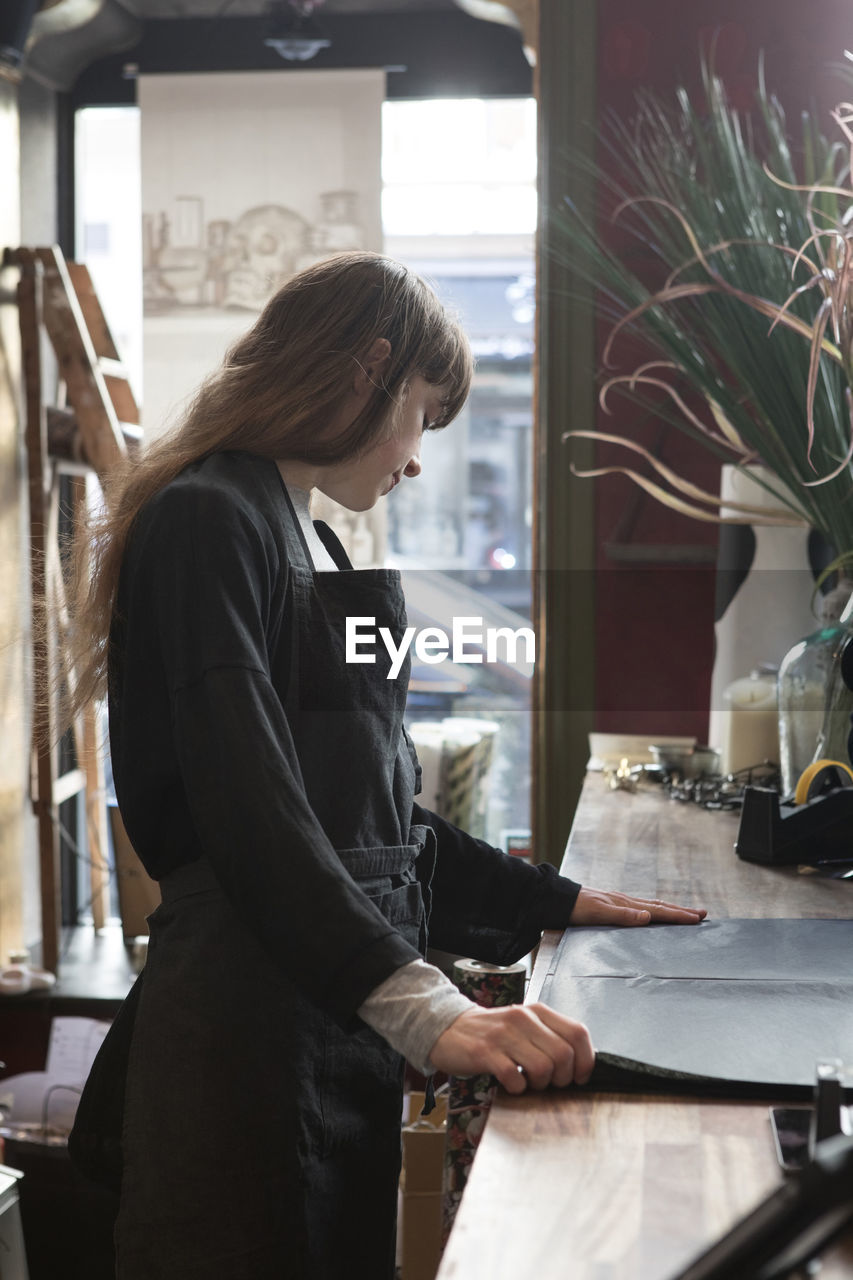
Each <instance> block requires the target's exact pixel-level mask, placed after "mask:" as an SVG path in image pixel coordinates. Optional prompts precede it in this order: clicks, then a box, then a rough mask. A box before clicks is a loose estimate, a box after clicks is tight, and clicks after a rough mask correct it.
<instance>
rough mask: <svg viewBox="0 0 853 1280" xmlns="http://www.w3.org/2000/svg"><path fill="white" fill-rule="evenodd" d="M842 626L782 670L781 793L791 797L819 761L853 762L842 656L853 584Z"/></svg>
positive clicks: (802, 644) (801, 647)
mask: <svg viewBox="0 0 853 1280" xmlns="http://www.w3.org/2000/svg"><path fill="white" fill-rule="evenodd" d="M845 590H846V593H847V603H846V605H845V607H844V610H843V612H842V613H841V616H840V617H839V618H838V619H837V621H830V620H826V621H825V622H824V625H823V626H822V627H821V628H820V630H818V631H814V632H812V634H811V635H810V636H806V637H805V639H804V640H800V641H798V643H797V644H795V645H794V647H793V648H792V649H790V650H789V651H788V653H786V654H785V657H784V658H783V659H782V663H781V666H780V667H779V754H780V764H781V769H782V788H783V791H784V792H785V794H786V795H787V794H789V793H790V792H792V791H793V790H794V789H795V787H796V785H797V781H798V779H799V777H800V775H801V774H802V773H803V771H804V770H805V769H806V768H807V767H808V766H809V765H810V764H811V763H812V761H814V760H841V761H842V762H843V763H845V764H846V763H848V762H849V761H850V756H849V754H848V749H847V740H848V737H849V734H850V728H851V720H850V717H851V713H853V690H851V689H850V688H849V687H848V686H847V684H846V683H845V681H844V678H843V675H842V670H841V665H842V664H841V655H842V653H843V651H844V648H845V645H846V643H847V641H848V639H850V637H851V636H853V594H850V593H851V590H853V584H851V583H849V582H845Z"/></svg>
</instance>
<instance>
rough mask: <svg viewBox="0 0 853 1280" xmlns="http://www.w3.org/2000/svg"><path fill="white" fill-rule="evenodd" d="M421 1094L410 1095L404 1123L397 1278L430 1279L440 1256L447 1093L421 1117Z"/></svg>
mask: <svg viewBox="0 0 853 1280" xmlns="http://www.w3.org/2000/svg"><path fill="white" fill-rule="evenodd" d="M423 1105H424V1095H423V1093H412V1094H410V1095H409V1106H408V1110H407V1113H406V1119H407V1123H406V1124H405V1125H404V1126H403V1171H402V1173H401V1175H400V1188H401V1190H402V1193H403V1194H402V1200H401V1206H400V1223H399V1232H400V1237H401V1251H400V1264H401V1265H400V1270H401V1276H402V1280H435V1273H436V1271H437V1270H438V1264H439V1262H440V1260H441V1183H442V1176H443V1171H444V1146H445V1140H446V1133H445V1130H446V1126H447V1097H446V1095H444V1096H440V1097H438V1098H437V1099H436V1105H435V1109H434V1110H433V1111H431V1112H430V1114H429V1115H428V1116H422V1115H421V1111H422V1110H423Z"/></svg>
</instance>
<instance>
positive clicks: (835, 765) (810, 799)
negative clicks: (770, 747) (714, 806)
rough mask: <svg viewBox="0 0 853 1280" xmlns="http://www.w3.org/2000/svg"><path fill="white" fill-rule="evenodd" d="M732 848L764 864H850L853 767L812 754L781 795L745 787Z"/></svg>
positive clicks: (852, 837)
mask: <svg viewBox="0 0 853 1280" xmlns="http://www.w3.org/2000/svg"><path fill="white" fill-rule="evenodd" d="M735 852H736V853H737V855H738V857H739V858H743V859H744V860H745V861H747V862H760V863H763V864H764V865H765V866H792V865H804V864H810V865H812V866H816V865H818V864H821V865H825V864H827V863H836V864H847V865H853V769H851V768H850V765H848V764H843V763H842V762H841V761H840V760H816V761H815V762H814V763H813V764H810V765H809V767H808V768H807V769H806V770H805V772H804V773H803V774H802V775H801V777H800V778H799V780H798V782H797V785H796V788H795V789H794V794H793V796H789V797H787V798H785V799H782V798H781V797H780V796H779V794H778V792H776V791H771V790H769V789H767V788H765V787H747V788H746V789H745V791H744V795H743V808H742V809H741V815H740V828H739V830H738V837H737V840H736V841H735Z"/></svg>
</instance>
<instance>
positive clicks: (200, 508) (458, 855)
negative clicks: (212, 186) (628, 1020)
mask: <svg viewBox="0 0 853 1280" xmlns="http://www.w3.org/2000/svg"><path fill="white" fill-rule="evenodd" d="M470 378H471V358H470V353H469V349H468V345H467V342H466V341H465V338H464V336H463V335H462V333H461V331H460V330H459V328H458V326H457V325H456V324H455V322H454V321H453V320H452V319H450V318H449V317H448V315H447V314H446V313H445V312H444V310H443V309H442V307H441V305H440V304H439V302H438V301H437V299H436V298H435V296H434V294H433V293H432V292H431V291H430V290H429V289H428V288H427V286H426V285H425V284H424V283H423V282H422V281H421V280H419V279H418V278H417V277H416V276H414V275H412V274H411V273H410V272H408V271H407V270H406V269H405V268H404V267H402V266H400V265H398V264H396V263H394V262H391V261H389V260H388V259H385V258H382V257H379V256H375V255H368V254H348V255H343V256H340V257H336V258H333V259H330V260H329V261H327V262H323V263H320V264H318V265H316V266H313V267H311V268H310V269H308V270H307V271H305V272H303V273H301V274H300V275H298V276H297V277H295V278H294V279H293V280H291V281H290V283H288V284H287V285H285V286H284V288H282V289H281V290H280V291H279V293H278V294H277V295H276V296H275V297H274V298H273V299H272V301H271V302H270V303H269V304H268V306H267V307H266V309H265V310H264V312H263V314H262V315H261V316H260V318H259V320H258V321H257V323H256V324H255V326H254V327H253V328H252V329H251V330H250V331H249V333H247V334H246V336H245V337H243V338H242V339H241V340H240V341H238V342H237V344H236V345H235V346H234V347H233V349H232V350H231V351H230V353H229V354H228V357H227V358H226V361H225V364H224V366H223V368H222V369H221V370H220V371H219V373H218V374H217V375H215V376H214V377H213V378H212V379H211V380H210V381H209V382H208V383H207V384H206V385H205V386H204V387H203V388H202V390H201V391H200V393H199V395H198V397H197V399H196V400H195V402H194V404H193V405H192V406H191V408H190V410H189V412H188V414H187V416H186V418H185V420H184V423H183V425H182V426H181V428H180V429H179V430H178V431H176V432H175V433H173V434H171V435H170V436H167V437H166V438H165V439H163V440H161V441H159V442H158V443H156V444H155V445H154V446H153V447H152V448H151V449H150V450H149V451H148V452H147V453H146V455H145V456H144V458H142V459H141V460H138V461H135V462H134V464H133V465H132V467H131V468H130V469H129V470H128V472H127V474H126V475H125V476H124V477H123V478H122V479H121V480H120V481H119V482H118V483H117V485H116V486H115V488H114V491H113V492H112V493H111V495H110V514H109V516H108V518H107V521H106V525H105V527H104V529H102V530H101V532H100V535H99V536H98V537H97V538H96V540H95V546H96V548H97V557H98V558H97V564H96V566H95V574H94V576H93V579H92V585H91V588H90V590H89V593H88V597H87V599H85V600H84V601H83V603H82V605H81V607H80V610H79V616H78V618H77V627H78V630H77V634H78V635H79V636H80V637H81V638H82V640H83V642H84V643H88V645H89V649H88V655H87V656H88V665H87V667H86V670H85V673H84V680H83V682H82V684H81V690H80V695H79V696H81V697H84V696H86V695H87V694H89V693H91V692H92V691H93V690H95V689H97V688H98V687H99V685H101V684H103V682H104V681H105V680H106V679H107V675H108V686H109V702H110V743H111V750H112V763H113V772H114V777H115V782H116V790H117V794H118V799H119V804H120V807H121V812H122V815H123V818H124V821H125V824H126V826H127V829H128V832H129V834H130V837H131V839H132V841H133V844H134V846H135V848H136V850H137V852H138V853H139V855H140V857H141V859H142V861H143V863H144V864H145V866H146V869H147V870H148V872H149V873H150V874H151V875H152V876H154V877H155V878H156V879H158V880H159V881H160V884H161V889H162V898H163V902H162V905H161V906H160V907H159V908H158V909H157V911H156V912H155V913H154V915H153V917H152V919H151V922H150V923H151V940H150V945H149V955H148V961H147V965H146V970H145V981H144V984H143V988H142V992H141V996H140V999H139V1006H138V1012H137V1015H136V1023H135V1030H134V1033H133V1041H132V1046H131V1051H130V1062H129V1068H128V1072H127V1092H126V1099H125V1114H124V1131H123V1163H124V1176H123V1184H122V1201H121V1210H120V1213H119V1218H118V1224H117V1229H116V1243H117V1251H118V1275H119V1276H120V1277H122V1280H142V1277H145V1280H153V1278H154V1277H158V1278H163V1280H166V1278H167V1277H168V1278H172V1277H174V1280H201V1277H204V1280H220V1278H221V1280H267V1278H269V1280H272V1278H273V1277H275V1278H276V1280H281V1278H282V1277H305V1278H307V1277H311V1280H333V1278H337V1277H343V1276H348V1275H352V1274H353V1267H354V1266H355V1267H357V1270H358V1274H359V1275H364V1276H369V1277H375V1280H382V1278H383V1277H389V1276H391V1275H392V1274H393V1253H394V1215H395V1207H396V1185H397V1177H398V1170H399V1146H400V1140H399V1126H400V1103H401V1092H402V1071H403V1057H402V1056H401V1054H405V1055H406V1056H408V1057H409V1059H410V1060H411V1061H413V1062H414V1063H415V1064H416V1065H417V1066H418V1067H420V1068H421V1069H423V1070H426V1071H431V1070H433V1069H440V1070H445V1071H453V1072H455V1073H457V1074H466V1073H472V1072H480V1071H491V1072H493V1073H494V1074H495V1075H497V1076H498V1078H499V1079H500V1080H501V1081H502V1083H503V1084H504V1085H505V1087H506V1088H507V1089H509V1090H510V1091H512V1092H521V1091H523V1090H524V1089H525V1087H526V1085H527V1083H530V1084H531V1085H533V1086H534V1087H536V1088H543V1087H544V1086H545V1085H547V1084H549V1083H554V1084H558V1085H565V1084H569V1083H571V1082H572V1081H573V1080H575V1081H578V1082H583V1081H584V1080H585V1079H587V1078H588V1076H589V1074H590V1072H591V1070H592V1065H593V1051H592V1047H591V1044H590V1040H589V1035H588V1033H587V1031H586V1028H585V1027H583V1026H581V1025H580V1024H579V1023H575V1022H572V1021H570V1020H569V1019H566V1018H564V1017H562V1016H560V1015H559V1014H557V1013H554V1012H553V1011H551V1010H549V1009H547V1008H545V1007H544V1006H541V1005H534V1006H532V1007H529V1008H524V1009H522V1008H515V1009H504V1010H483V1009H479V1008H476V1007H473V1006H471V1005H470V1004H469V1003H468V1001H467V1000H465V998H464V997H462V996H461V995H460V994H459V993H458V992H457V991H456V990H455V988H454V987H453V986H452V984H451V983H449V982H448V980H447V979H446V978H444V977H443V975H441V974H440V973H439V972H438V971H437V970H435V969H434V968H432V967H431V966H429V965H427V964H425V963H424V961H423V960H422V958H421V957H422V955H423V952H424V950H425V946H426V939H427V926H429V934H430V940H431V941H432V942H433V943H434V945H436V946H437V947H440V948H443V949H445V950H447V951H452V952H457V953H463V954H466V955H473V956H476V957H479V958H480V959H483V960H487V961H492V962H496V963H507V962H510V961H513V960H516V959H518V958H519V957H521V956H522V955H524V954H525V953H526V952H528V951H529V950H530V949H531V948H532V947H533V946H534V945H535V943H536V942H537V941H538V938H539V935H540V932H541V930H542V929H543V928H548V927H551V928H562V927H564V926H565V925H567V924H568V923H569V920H570V919H571V920H572V921H573V922H574V923H591V922H605V923H621V924H644V923H647V922H648V921H649V920H650V919H657V920H672V921H676V922H679V923H687V922H696V921H698V920H699V919H700V918H701V916H702V914H703V913H702V912H699V911H687V910H683V909H680V908H677V907H671V906H668V905H666V904H659V903H647V902H642V901H637V900H632V899H629V898H624V897H623V896H622V895H618V894H603V893H597V892H595V891H590V890H585V889H581V888H580V887H579V886H577V885H575V884H573V883H572V882H571V881H569V880H565V879H562V878H560V877H559V876H557V874H556V873H555V872H554V870H553V869H552V868H551V867H549V866H547V865H545V866H540V867H537V868H531V867H528V866H526V865H523V864H521V863H520V862H519V861H518V860H517V859H512V858H508V857H506V856H504V855H502V854H500V853H498V852H497V851H496V850H494V849H492V848H490V847H489V846H487V845H485V844H484V843H482V842H481V841H478V840H474V839H472V838H470V837H468V836H466V835H464V834H463V833H461V832H459V831H457V830H456V829H455V828H453V827H451V826H450V825H449V824H448V823H446V822H444V821H442V820H441V819H440V818H438V817H437V816H436V815H434V814H431V813H429V812H427V811H426V810H424V809H422V808H421V807H420V806H419V805H418V804H417V802H416V801H415V793H416V790H417V772H418V771H417V764H416V760H415V756H414V752H413V750H412V748H411V743H410V741H409V739H408V738H407V736H406V733H405V729H404V728H403V713H404V710H405V702H406V683H407V674H408V672H407V666H404V668H403V669H402V670H401V671H400V674H399V676H398V677H397V678H396V679H394V680H389V679H387V678H386V677H387V674H388V660H386V661H385V662H384V663H383V659H382V657H381V655H380V653H377V661H376V663H375V664H373V665H368V664H348V663H347V661H346V657H345V647H344V636H345V622H346V619H347V617H365V616H369V617H372V618H375V620H376V621H375V626H376V627H377V628H378V627H382V626H387V627H388V628H389V630H390V632H391V634H392V636H393V637H394V641H395V645H399V641H400V638H401V635H402V632H403V630H404V628H405V611H404V604H403V600H402V596H401V592H400V584H399V578H398V575H397V574H396V573H394V572H391V571H389V570H384V569H377V570H368V571H360V572H354V571H353V570H352V568H351V566H350V565H349V563H348V561H347V558H346V556H345V554H344V552H343V549H342V548H341V546H340V544H339V543H338V541H337V540H336V538H335V537H334V535H333V534H332V533H331V531H330V530H329V529H327V528H326V527H324V526H322V525H317V526H314V525H313V523H312V522H311V520H310V518H309V517H308V506H307V504H308V495H309V492H310V490H311V489H312V488H318V489H320V490H322V491H323V492H324V493H326V494H328V495H329V496H330V497H332V498H334V499H336V500H337V501H338V502H340V503H342V504H343V505H344V506H345V507H348V508H349V509H350V510H353V511H366V510H369V509H370V508H371V507H372V506H374V504H375V503H376V502H377V501H378V499H379V498H380V497H382V496H383V495H384V494H386V493H388V492H389V491H390V490H391V489H392V488H393V487H394V486H395V485H396V484H398V483H400V481H401V480H402V479H403V478H404V477H407V478H414V477H416V476H417V475H418V473H419V472H420V459H419V448H420V439H421V435H422V432H423V431H424V430H435V429H437V428H439V427H444V426H446V425H447V424H448V423H449V422H450V421H451V420H452V418H453V417H454V416H455V415H456V413H457V412H458V411H459V409H460V408H461V406H462V404H463V402H464V400H465V397H466V395H467V393H468V389H469V384H470ZM93 636H94V637H95V643H94V647H93V646H92V637H93ZM356 1260H357V1261H356Z"/></svg>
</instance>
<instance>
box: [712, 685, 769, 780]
mask: <svg viewBox="0 0 853 1280" xmlns="http://www.w3.org/2000/svg"><path fill="white" fill-rule="evenodd" d="M723 705H724V708H725V710H724V712H723V721H724V724H723V757H722V771H723V773H737V771H738V770H739V769H748V768H749V767H750V765H755V764H761V763H762V761H764V760H772V761H773V762H774V763H778V760H779V720H778V712H777V706H776V681H775V680H767V679H762V678H760V677H757V676H745V677H744V678H743V679H742V680H735V681H733V682H732V684H730V685H729V686H728V688H727V689H726V690H725V691H724V693H723Z"/></svg>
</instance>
